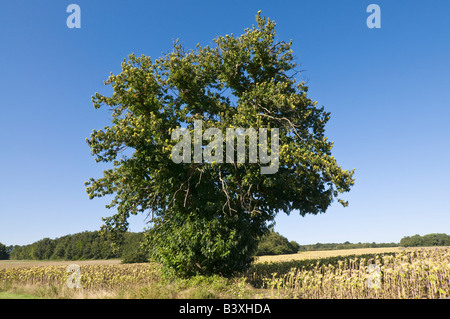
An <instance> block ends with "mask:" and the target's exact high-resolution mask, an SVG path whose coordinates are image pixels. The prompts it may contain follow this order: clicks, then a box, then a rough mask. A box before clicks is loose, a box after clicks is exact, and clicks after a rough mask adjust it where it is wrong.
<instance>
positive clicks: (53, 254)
mask: <svg viewBox="0 0 450 319" xmlns="http://www.w3.org/2000/svg"><path fill="white" fill-rule="evenodd" d="M143 239H144V234H143V233H125V234H124V238H123V241H122V244H120V245H116V248H113V245H112V242H111V241H109V240H106V239H105V238H104V237H102V236H100V233H99V232H98V231H85V232H81V233H77V234H73V235H66V236H63V237H59V238H56V239H50V238H44V239H41V240H39V241H37V242H34V243H32V244H30V245H24V246H5V245H2V244H1V243H0V259H15V260H21V259H22V260H24V259H27V260H30V259H31V260H33V259H34V260H87V259H113V258H118V259H122V261H123V262H145V261H147V260H148V258H147V254H146V253H145V252H144V251H143V250H142V249H141V245H140V243H141V241H142V240H143ZM397 246H401V247H418V246H450V236H449V235H447V234H428V235H423V236H420V235H414V236H406V237H403V238H402V239H401V240H400V243H398V244H396V243H374V242H373V243H355V244H352V243H350V242H348V241H347V242H344V243H325V244H322V243H317V244H311V245H299V244H298V243H297V242H295V241H289V240H288V239H287V238H286V237H284V236H282V235H280V234H279V233H277V232H275V231H273V229H272V230H271V231H270V232H269V233H268V234H267V235H265V236H264V237H263V238H261V241H260V243H259V246H258V250H257V253H256V255H257V256H262V255H281V254H294V253H297V252H302V251H314V250H336V249H355V248H376V247H397Z"/></svg>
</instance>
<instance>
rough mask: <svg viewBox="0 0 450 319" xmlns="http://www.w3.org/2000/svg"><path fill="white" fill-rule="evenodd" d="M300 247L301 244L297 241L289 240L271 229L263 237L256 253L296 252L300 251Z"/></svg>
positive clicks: (279, 253)
mask: <svg viewBox="0 0 450 319" xmlns="http://www.w3.org/2000/svg"><path fill="white" fill-rule="evenodd" d="M299 248H300V245H299V244H298V243H297V242H295V241H291V242H289V241H288V239H287V238H286V237H284V236H282V235H280V234H279V233H277V232H275V231H273V230H271V231H270V232H269V233H268V234H266V235H264V236H263V237H262V238H261V242H260V243H259V245H258V251H257V253H256V255H257V256H263V255H282V254H295V253H297V252H298V250H299Z"/></svg>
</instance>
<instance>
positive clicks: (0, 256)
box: [0, 243, 9, 260]
mask: <svg viewBox="0 0 450 319" xmlns="http://www.w3.org/2000/svg"><path fill="white" fill-rule="evenodd" d="M5 259H9V252H8V249H7V247H6V246H5V245H4V244H2V243H0V260H5Z"/></svg>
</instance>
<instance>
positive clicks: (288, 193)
mask: <svg viewBox="0 0 450 319" xmlns="http://www.w3.org/2000/svg"><path fill="white" fill-rule="evenodd" d="M256 22H257V24H256V26H255V25H254V26H253V27H252V28H249V29H246V30H245V33H244V34H242V35H241V36H239V37H235V36H233V35H232V34H231V35H226V36H220V37H218V38H216V39H214V40H213V42H214V46H212V47H211V46H205V47H201V46H200V45H197V47H196V49H195V50H189V51H186V50H185V49H184V48H183V46H182V45H181V44H180V43H179V42H178V41H175V43H174V46H173V50H172V51H171V52H170V53H167V54H166V55H164V56H162V57H160V58H158V59H156V60H154V61H152V59H151V58H150V57H147V56H144V55H142V56H140V57H137V56H135V55H134V54H131V55H130V56H129V57H128V60H126V59H124V60H123V62H122V65H121V66H122V71H121V73H120V74H118V75H115V74H113V73H111V75H110V76H109V78H108V79H107V81H105V84H106V85H110V86H111V87H112V89H113V91H114V92H113V93H112V95H110V96H106V95H102V94H99V93H95V94H94V95H93V97H92V100H93V103H94V106H95V108H100V107H102V106H103V105H106V106H107V107H109V110H110V111H111V115H112V124H111V126H107V127H105V128H104V129H101V130H94V131H93V132H92V134H91V136H90V138H89V139H87V141H88V144H89V145H90V147H91V151H92V154H93V155H95V156H96V161H98V162H109V163H111V164H112V167H111V168H110V169H107V170H105V171H104V175H103V177H101V178H98V179H94V178H90V179H89V181H88V182H87V183H86V186H87V192H88V194H89V196H90V198H94V197H101V196H105V195H111V194H112V195H115V196H114V199H113V200H112V202H111V203H110V205H108V206H107V207H108V208H112V207H115V208H116V209H117V212H116V213H115V214H114V215H113V216H110V217H105V218H104V221H105V224H104V226H103V229H104V230H107V231H109V233H112V234H117V233H120V232H123V231H125V230H126V229H127V227H128V222H127V220H128V217H129V216H130V214H138V213H146V214H148V215H147V216H148V217H150V220H149V228H148V230H147V244H148V245H147V247H148V248H149V250H150V253H151V256H152V257H153V259H155V260H157V261H160V262H162V263H163V264H164V265H165V266H166V269H170V270H172V271H174V272H176V273H178V274H181V275H193V274H198V273H200V274H211V273H219V274H222V275H231V274H233V273H235V272H236V271H242V270H244V269H246V267H248V265H249V264H250V263H251V261H252V258H253V256H254V254H255V251H256V249H257V244H258V240H259V238H260V237H261V236H262V235H263V234H265V233H266V232H267V230H268V226H269V224H270V223H271V222H273V220H274V218H275V216H276V214H278V213H279V212H284V213H287V214H289V213H290V212H292V211H297V212H298V213H299V214H300V215H302V216H304V215H305V214H318V213H322V212H325V211H326V209H327V208H328V207H329V206H330V204H331V203H332V202H333V200H334V199H338V200H339V202H341V203H342V204H343V205H344V206H345V205H347V203H346V202H344V201H343V200H341V199H339V198H337V197H338V195H339V193H344V192H348V191H349V190H350V187H351V186H352V185H353V183H354V180H353V171H346V170H343V169H342V168H341V167H340V166H339V165H338V163H337V162H336V159H335V158H334V157H333V156H332V155H331V150H332V146H333V143H332V142H330V141H328V139H327V138H326V137H325V135H324V133H325V124H326V123H327V121H328V120H329V118H330V114H329V113H328V112H325V111H324V108H323V107H320V108H319V107H317V106H316V104H317V103H316V102H314V101H312V100H311V99H309V98H308V97H307V90H308V87H307V86H306V85H305V83H304V82H301V83H297V80H296V75H297V72H296V63H295V62H294V58H293V54H292V50H291V45H292V41H290V42H288V43H287V42H284V41H279V40H278V39H277V36H276V33H275V23H274V22H273V21H271V20H269V19H267V18H265V17H261V15H260V12H258V15H257V16H256ZM194 121H197V122H195V123H201V129H202V132H203V133H205V131H206V130H207V129H208V128H215V129H219V130H220V132H222V133H223V136H226V132H227V128H242V129H249V128H255V129H259V128H267V129H272V128H276V129H278V135H270V134H268V136H267V141H268V142H267V144H264V143H258V146H259V147H266V148H267V153H270V152H269V150H272V153H273V149H272V148H271V147H272V146H273V145H275V140H274V136H275V137H276V138H277V141H279V145H280V148H279V156H278V160H279V162H278V163H277V165H278V167H277V169H276V170H275V171H272V172H271V173H266V174H264V173H262V168H263V167H266V166H267V165H265V164H263V161H262V158H261V154H260V156H259V157H258V159H259V160H258V161H257V162H256V163H255V162H254V161H249V155H248V156H247V157H246V158H244V160H242V159H241V160H239V159H236V158H233V161H198V160H196V158H195V156H196V154H195V152H194V151H195V150H194V149H192V150H191V151H190V153H187V155H188V156H187V158H189V159H193V160H188V161H182V162H179V161H178V160H177V161H175V160H174V159H173V158H172V155H173V154H178V152H175V153H173V152H172V150H173V148H174V147H175V146H178V140H176V139H173V138H172V137H173V133H174V130H175V129H177V128H184V129H185V130H187V132H189V133H190V135H188V136H189V138H192V142H193V143H196V142H198V138H197V139H195V138H194V137H193V136H195V133H194V129H195V126H194ZM199 121H200V122H199ZM197 128H198V127H197ZM269 135H270V136H269ZM203 138H204V137H203ZM214 141H216V142H217V141H218V137H217V135H214V136H210V139H205V140H203V141H202V143H203V146H205V145H210V146H211V144H214ZM225 144H226V143H222V144H217V143H216V144H214V145H215V147H214V148H212V150H213V151H212V152H211V154H212V155H224V157H225V155H229V153H226V145H225ZM237 144H238V143H235V144H233V145H234V150H236V148H237V147H236V145H237ZM249 145H250V139H249V140H248V141H247V142H246V146H247V147H250V146H249ZM193 148H195V147H193ZM210 150H211V149H210ZM191 152H192V153H191ZM272 155H274V154H272ZM185 159H186V158H185ZM197 159H198V158H197Z"/></svg>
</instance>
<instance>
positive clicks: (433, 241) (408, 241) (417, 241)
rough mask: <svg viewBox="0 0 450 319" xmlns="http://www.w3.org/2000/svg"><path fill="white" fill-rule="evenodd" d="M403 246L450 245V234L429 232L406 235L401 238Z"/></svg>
mask: <svg viewBox="0 0 450 319" xmlns="http://www.w3.org/2000/svg"><path fill="white" fill-rule="evenodd" d="M399 245H400V246H402V247H419V246H450V236H449V235H447V234H427V235H423V236H420V235H418V234H416V235H414V236H406V237H403V238H402V239H401V240H400V244H399Z"/></svg>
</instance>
